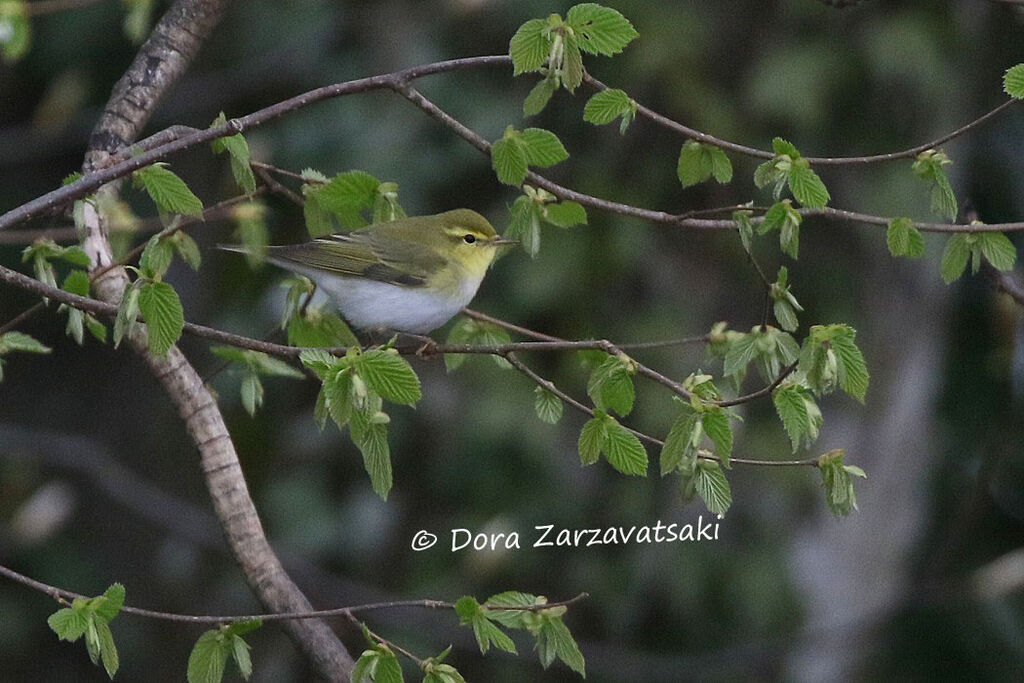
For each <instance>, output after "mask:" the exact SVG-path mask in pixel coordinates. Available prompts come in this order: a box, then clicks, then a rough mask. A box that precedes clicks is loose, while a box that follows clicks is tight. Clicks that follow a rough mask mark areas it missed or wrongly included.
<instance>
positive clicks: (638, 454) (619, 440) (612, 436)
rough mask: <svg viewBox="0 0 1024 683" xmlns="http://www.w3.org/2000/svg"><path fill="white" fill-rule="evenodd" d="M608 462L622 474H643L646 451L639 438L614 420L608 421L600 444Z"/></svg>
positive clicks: (645, 465)
mask: <svg viewBox="0 0 1024 683" xmlns="http://www.w3.org/2000/svg"><path fill="white" fill-rule="evenodd" d="M602 450H603V451H604V453H605V458H607V460H608V464H610V465H611V466H612V467H614V468H615V469H617V470H618V471H619V472H622V473H623V474H632V475H637V476H641V477H642V476H645V475H646V474H647V451H646V450H644V446H643V444H641V443H640V439H638V438H637V437H636V435H635V434H633V433H632V432H630V431H629V430H628V429H626V428H625V427H623V426H622V425H621V424H619V423H618V422H617V421H615V420H611V421H609V422H608V426H607V430H606V432H605V439H604V443H603V445H602Z"/></svg>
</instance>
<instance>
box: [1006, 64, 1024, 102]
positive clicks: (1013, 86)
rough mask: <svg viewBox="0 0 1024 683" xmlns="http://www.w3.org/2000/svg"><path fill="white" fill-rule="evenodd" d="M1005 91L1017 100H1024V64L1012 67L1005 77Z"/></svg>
mask: <svg viewBox="0 0 1024 683" xmlns="http://www.w3.org/2000/svg"><path fill="white" fill-rule="evenodd" d="M1003 90H1005V91H1006V94H1007V95H1009V96H1010V97H1013V98H1015V99H1018V100H1020V99H1024V64H1017V65H1015V66H1011V67H1010V68H1009V69H1007V70H1006V74H1005V75H1004V76H1003Z"/></svg>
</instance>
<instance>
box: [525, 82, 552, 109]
mask: <svg viewBox="0 0 1024 683" xmlns="http://www.w3.org/2000/svg"><path fill="white" fill-rule="evenodd" d="M556 90H558V83H557V82H556V81H555V80H554V79H553V78H550V77H548V78H542V79H541V80H539V81H537V84H536V85H535V86H533V88H532V89H531V90H530V94H529V95H527V96H526V99H525V100H523V115H524V116H535V115H536V114H539V113H541V112H542V111H544V107H546V106H547V105H548V101H549V100H550V99H551V96H552V95H554V94H555V91H556Z"/></svg>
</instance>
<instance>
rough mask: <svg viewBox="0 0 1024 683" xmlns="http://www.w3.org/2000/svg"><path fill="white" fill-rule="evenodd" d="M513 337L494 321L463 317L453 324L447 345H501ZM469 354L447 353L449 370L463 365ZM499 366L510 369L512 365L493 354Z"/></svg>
mask: <svg viewBox="0 0 1024 683" xmlns="http://www.w3.org/2000/svg"><path fill="white" fill-rule="evenodd" d="M510 341H511V338H510V337H509V335H508V332H507V331H506V330H504V329H503V328H501V327H498V326H497V325H495V324H493V323H488V322H483V321H476V320H473V319H472V318H467V317H462V318H459V320H458V321H457V322H456V323H455V325H453V326H452V328H451V330H450V331H449V332H448V338H447V339H446V340H445V344H447V345H458V344H477V345H483V346H501V345H503V344H508V343H509V342H510ZM466 356H467V354H461V353H446V354H445V356H444V364H445V367H446V368H447V369H448V371H449V372H451V371H452V370H456V369H458V368H459V367H461V366H462V364H463V362H465V360H466ZM491 359H492V360H493V361H494V362H495V363H497V365H498V367H500V368H502V369H508V368H511V367H512V366H511V365H509V362H508V361H507V360H505V359H504V358H502V357H501V356H491Z"/></svg>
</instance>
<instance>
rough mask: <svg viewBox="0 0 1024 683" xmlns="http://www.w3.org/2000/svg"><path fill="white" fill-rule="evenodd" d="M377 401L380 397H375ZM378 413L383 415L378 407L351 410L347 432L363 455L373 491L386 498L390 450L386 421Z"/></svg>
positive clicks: (388, 489)
mask: <svg viewBox="0 0 1024 683" xmlns="http://www.w3.org/2000/svg"><path fill="white" fill-rule="evenodd" d="M379 402H380V399H377V403H378V404H379ZM367 413H370V414H367ZM379 415H383V413H381V412H380V411H379V409H378V410H373V411H372V412H371V411H361V410H356V411H353V413H352V418H351V421H350V424H349V433H350V434H351V436H352V441H354V442H355V444H356V446H357V447H358V448H359V452H360V453H362V455H363V466H364V467H365V468H366V473H367V474H369V475H370V484H371V486H373V490H374V492H375V493H376V494H377V495H378V496H380V497H381V498H382V499H383V500H387V499H388V492H389V491H391V484H392V472H391V450H390V448H389V447H388V428H387V423H385V422H380V421H378V419H377V418H378V416H379Z"/></svg>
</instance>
